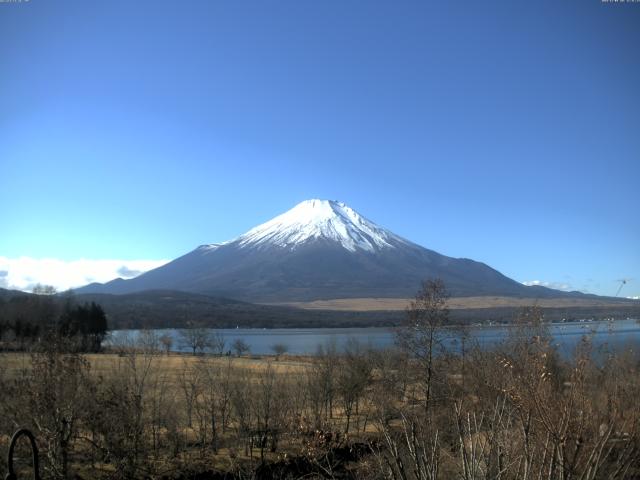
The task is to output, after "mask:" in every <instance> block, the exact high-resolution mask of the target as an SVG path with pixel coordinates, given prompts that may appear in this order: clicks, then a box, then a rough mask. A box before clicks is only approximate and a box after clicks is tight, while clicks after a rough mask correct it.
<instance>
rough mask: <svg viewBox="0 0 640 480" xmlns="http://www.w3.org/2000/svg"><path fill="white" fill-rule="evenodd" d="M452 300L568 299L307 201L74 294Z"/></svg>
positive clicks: (335, 206)
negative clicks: (434, 295) (430, 289)
mask: <svg viewBox="0 0 640 480" xmlns="http://www.w3.org/2000/svg"><path fill="white" fill-rule="evenodd" d="M435 277H438V278H441V279H442V280H443V281H444V283H445V285H446V287H447V289H448V291H449V293H450V294H451V295H452V296H456V297H470V296H508V297H537V298H541V297H543V298H554V297H566V296H568V295H571V294H568V293H567V292H560V291H557V290H552V289H548V288H544V287H536V286H534V287H527V286H525V285H522V284H521V283H519V282H516V281H514V280H512V279H510V278H508V277H506V276H504V275H502V274H501V273H500V272H498V271H496V270H494V269H493V268H491V267H489V266H488V265H486V264H484V263H480V262H476V261H474V260H470V259H466V258H452V257H447V256H445V255H441V254H439V253H437V252H435V251H433V250H429V249H427V248H424V247H422V246H420V245H417V244H415V243H413V242H411V241H409V240H407V239H405V238H402V237H400V236H398V235H396V234H394V233H392V232H391V231H389V230H387V229H385V228H382V227H380V226H379V225H376V224H375V223H373V222H372V221H370V220H368V219H366V218H365V217H363V216H362V215H360V214H359V213H358V212H356V211H355V210H353V209H352V208H350V207H349V206H347V205H345V204H344V203H341V202H337V201H329V200H307V201H304V202H302V203H300V204H298V205H296V206H295V207H294V208H292V209H291V210H289V211H287V212H285V213H283V214H282V215H279V216H277V217H275V218H273V219H272V220H269V221H268V222H266V223H263V224H261V225H258V226H257V227H255V228H252V229H251V230H249V231H248V232H246V233H245V234H243V235H240V236H239V237H237V238H235V239H233V240H230V241H227V242H224V243H221V244H209V245H201V246H200V247H198V248H196V249H195V250H193V251H191V252H189V253H187V254H186V255H184V256H182V257H179V258H177V259H176V260H173V261H172V262H169V263H167V264H165V265H163V266H161V267H159V268H156V269H154V270H151V271H149V272H146V273H144V274H142V275H140V276H138V277H136V278H133V279H130V280H123V279H116V280H113V281H111V282H108V283H105V284H90V285H87V286H86V287H83V288H81V289H78V290H77V291H78V293H110V294H125V293H134V292H141V291H144V290H179V291H185V292H192V293H199V294H207V295H216V296H223V297H229V298H235V299H239V300H245V301H250V302H262V303H267V302H274V303H277V302H296V301H313V300H325V299H346V298H374V297H375V298H408V297H411V296H412V295H413V294H414V293H415V292H416V290H417V289H418V288H419V286H420V282H421V281H422V280H424V279H426V278H435Z"/></svg>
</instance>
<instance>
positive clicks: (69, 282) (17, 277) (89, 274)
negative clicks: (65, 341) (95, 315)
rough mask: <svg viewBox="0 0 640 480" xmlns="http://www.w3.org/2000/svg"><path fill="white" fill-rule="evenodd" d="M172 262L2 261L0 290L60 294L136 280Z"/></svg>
mask: <svg viewBox="0 0 640 480" xmlns="http://www.w3.org/2000/svg"><path fill="white" fill-rule="evenodd" d="M168 261H169V260H88V259H80V260H71V261H65V260H58V259H55V258H31V257H19V258H7V257H0V287H1V288H10V289H15V290H24V291H30V290H31V289H32V288H33V286H34V285H35V284H36V283H41V284H43V285H53V286H54V287H56V288H57V289H58V290H59V291H63V290H68V289H69V288H76V287H81V286H83V285H86V284H88V283H91V282H100V283H104V282H108V281H109V280H113V279H114V278H118V277H122V278H133V277H135V276H137V275H139V274H141V273H143V272H146V271H148V270H151V269H153V268H157V267H159V266H161V265H164V264H165V263H167V262H168Z"/></svg>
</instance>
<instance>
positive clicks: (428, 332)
mask: <svg viewBox="0 0 640 480" xmlns="http://www.w3.org/2000/svg"><path fill="white" fill-rule="evenodd" d="M447 299H448V295H447V292H446V289H445V286H444V283H443V282H442V280H440V279H436V280H427V281H425V282H423V284H422V288H421V289H420V290H419V291H418V292H417V293H416V296H415V298H414V299H413V301H412V302H411V304H410V305H409V308H408V309H407V318H406V321H405V324H404V326H403V327H402V328H400V329H399V330H398V334H397V336H398V342H399V344H400V346H401V347H402V348H403V349H404V350H406V351H407V352H408V353H409V354H410V355H412V356H413V357H414V358H415V359H416V360H417V361H418V362H419V368H420V374H419V376H420V380H421V381H420V383H421V384H422V387H423V392H422V395H423V402H424V410H425V413H428V411H429V406H430V403H431V399H432V393H433V381H434V354H435V353H436V348H437V347H438V346H439V345H440V344H441V343H440V342H441V337H440V334H441V331H442V327H443V326H444V325H446V324H447V323H448V318H449V310H448V308H447Z"/></svg>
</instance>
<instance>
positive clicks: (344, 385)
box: [0, 326, 640, 479]
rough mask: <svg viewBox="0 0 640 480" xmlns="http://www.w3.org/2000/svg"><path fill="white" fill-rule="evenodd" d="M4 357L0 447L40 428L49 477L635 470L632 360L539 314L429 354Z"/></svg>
mask: <svg viewBox="0 0 640 480" xmlns="http://www.w3.org/2000/svg"><path fill="white" fill-rule="evenodd" d="M516 330H517V331H516ZM422 346H423V347H424V344H423V345H422ZM424 352H425V351H424V350H423V351H422V353H424ZM415 353H418V352H415V351H414V354H415ZM0 365H2V370H1V372H0V392H1V393H0V419H1V420H0V444H2V446H3V448H6V445H7V442H8V439H9V436H10V435H11V433H12V432H13V431H14V430H15V429H16V428H17V427H18V426H21V425H24V426H26V427H28V428H30V429H31V430H32V431H33V432H34V433H35V434H36V437H37V441H38V444H39V446H40V448H41V463H42V466H43V472H42V473H43V477H44V478H60V479H62V478H69V477H70V476H72V475H77V476H78V477H80V478H122V479H124V478H167V479H169V478H196V477H194V476H193V475H195V474H196V473H198V472H199V474H200V476H199V477H197V478H223V477H222V476H220V475H223V474H224V475H227V477H224V478H374V479H427V478H429V479H437V478H442V479H447V478H463V479H481V478H482V479H487V478H495V479H498V478H500V479H520V478H525V479H526V478H540V477H543V478H569V477H572V478H573V477H575V478H590V479H599V478H637V475H640V471H639V470H638V465H639V464H640V407H639V406H638V404H637V402H636V401H635V400H636V399H637V398H638V396H639V395H640V371H639V365H640V363H639V362H638V358H637V356H636V355H634V354H633V353H632V352H625V353H620V354H616V355H613V354H611V355H609V356H608V357H607V358H606V360H605V361H604V364H602V363H599V364H596V363H595V362H594V361H593V360H592V356H591V351H590V343H589V338H585V340H584V342H583V344H582V345H581V346H580V348H579V349H578V351H577V352H576V356H575V357H574V358H573V359H571V360H570V361H567V362H565V361H563V360H561V359H560V358H559V357H558V356H557V355H556V354H555V352H554V350H553V347H552V346H551V345H550V343H549V342H548V338H547V337H546V336H545V331H544V328H543V327H541V326H526V327H525V326H523V327H521V328H518V329H515V330H514V333H513V334H512V336H511V338H509V339H508V340H507V341H506V342H505V343H504V344H503V345H500V346H499V347H497V348H496V349H495V350H494V351H481V350H476V349H474V348H472V347H471V346H470V347H468V348H467V350H466V351H465V352H464V355H450V354H444V355H439V356H437V357H433V358H431V357H430V356H429V355H427V356H426V357H425V356H422V357H421V356H408V355H407V352H406V351H405V352H403V351H382V352H381V351H369V350H366V349H365V348H363V347H362V346H360V345H358V344H357V343H355V342H354V343H352V344H350V345H349V347H348V348H347V351H346V352H345V353H344V354H338V353H337V352H336V351H335V350H332V349H331V348H330V347H328V348H326V349H325V350H324V351H323V352H321V353H320V354H319V355H317V356H314V357H290V356H282V357H281V358H277V357H259V358H258V357H256V358H245V357H243V358H237V357H214V356H205V355H203V356H191V355H177V354H172V355H164V354H161V353H160V352H157V351H145V350H144V349H141V348H139V349H130V350H127V351H121V352H119V353H110V354H109V353H102V354H87V355H81V354H76V353H69V352H68V351H67V352H64V351H61V350H60V349H59V348H57V347H56V348H54V346H52V345H47V346H45V347H44V348H40V349H36V350H34V353H1V354H0ZM24 455H25V454H24V452H23V453H22V456H24ZM5 468H6V466H5V465H4V464H2V466H1V467H0V469H5ZM20 468H21V469H23V470H24V469H27V467H26V466H25V465H22V466H21V467H20ZM225 472H226V473H225ZM5 473H6V472H5V471H0V474H1V475H4V474H5ZM216 475H218V476H216Z"/></svg>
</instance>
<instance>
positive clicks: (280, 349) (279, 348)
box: [271, 343, 289, 360]
mask: <svg viewBox="0 0 640 480" xmlns="http://www.w3.org/2000/svg"><path fill="white" fill-rule="evenodd" d="M271 350H272V351H273V353H275V354H276V360H279V359H280V357H281V356H282V355H284V354H285V353H287V352H288V351H289V347H288V346H287V345H285V344H284V343H276V344H274V345H271Z"/></svg>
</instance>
